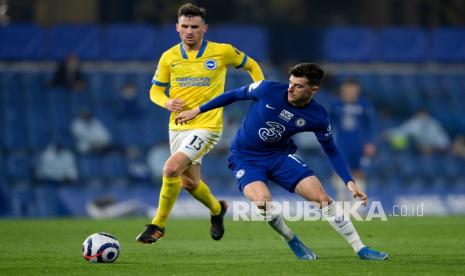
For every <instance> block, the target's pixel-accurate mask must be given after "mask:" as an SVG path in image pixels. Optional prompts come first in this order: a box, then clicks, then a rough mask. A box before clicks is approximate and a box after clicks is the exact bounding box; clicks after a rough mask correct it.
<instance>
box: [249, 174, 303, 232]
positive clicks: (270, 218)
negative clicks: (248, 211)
mask: <svg viewBox="0 0 465 276" xmlns="http://www.w3.org/2000/svg"><path fill="white" fill-rule="evenodd" d="M243 191H244V195H245V196H246V197H247V198H248V199H249V200H250V201H251V202H253V203H254V204H255V206H257V209H258V212H259V215H260V216H261V217H263V219H264V220H266V221H267V222H268V224H269V225H270V226H271V227H272V228H273V229H274V230H275V231H276V232H278V233H279V234H280V235H281V236H282V237H283V238H284V239H285V240H286V241H290V240H292V238H294V232H292V230H291V229H290V228H289V227H288V226H287V225H286V223H285V222H284V219H283V217H282V214H272V213H271V210H272V206H271V204H272V203H271V193H270V190H269V189H268V187H267V185H266V184H265V183H264V182H262V181H254V182H252V183H249V184H247V185H245V187H244V190H243Z"/></svg>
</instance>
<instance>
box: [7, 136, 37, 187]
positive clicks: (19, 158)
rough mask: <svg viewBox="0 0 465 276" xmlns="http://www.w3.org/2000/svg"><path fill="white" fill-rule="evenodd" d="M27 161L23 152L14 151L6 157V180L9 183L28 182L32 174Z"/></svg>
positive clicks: (26, 156) (27, 158) (27, 157)
mask: <svg viewBox="0 0 465 276" xmlns="http://www.w3.org/2000/svg"><path fill="white" fill-rule="evenodd" d="M23 147H24V144H23ZM29 159H30V158H29V156H28V155H27V154H26V152H24V151H14V152H12V153H11V154H10V155H8V156H7V159H6V168H5V169H6V179H7V180H9V181H30V179H31V177H32V173H31V166H30V162H29Z"/></svg>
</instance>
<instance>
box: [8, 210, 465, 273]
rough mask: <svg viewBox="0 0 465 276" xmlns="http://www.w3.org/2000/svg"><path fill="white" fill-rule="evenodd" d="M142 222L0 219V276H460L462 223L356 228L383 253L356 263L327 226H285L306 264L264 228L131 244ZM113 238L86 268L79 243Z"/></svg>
mask: <svg viewBox="0 0 465 276" xmlns="http://www.w3.org/2000/svg"><path fill="white" fill-rule="evenodd" d="M146 222H147V220H146V219H114V220H101V221H97V220H89V219H53V220H52V219H44V220H0V275H44V274H46V275H49V274H57V275H58V274H60V275H84V274H86V275H91V273H92V274H93V275H149V274H152V275H153V274H159V275H186V274H189V275H241V276H242V275H265V274H268V275H299V274H300V275H304V274H307V275H308V274H312V275H379V274H383V275H384V274H388V275H399V274H403V275H413V274H418V275H420V274H421V275H424V274H429V275H438V274H448V275H451V274H455V275H458V274H462V275H463V274H465V218H464V217H416V218H395V219H389V220H388V221H387V222H381V221H379V220H374V221H371V222H357V223H355V224H356V227H357V229H358V231H359V233H360V235H361V237H362V240H363V241H364V242H365V243H366V244H367V245H369V246H372V247H373V248H376V249H379V250H383V251H386V252H388V253H389V254H390V259H389V260H387V261H363V260H360V259H358V257H357V256H356V255H355V254H354V252H353V251H352V249H351V248H350V247H349V246H348V245H347V244H346V242H345V241H344V240H343V239H342V238H341V237H340V236H339V235H338V234H337V233H336V232H335V231H333V230H332V229H331V228H330V226H329V225H328V224H327V223H326V222H322V221H317V222H302V221H300V222H289V225H290V226H291V227H292V228H293V229H294V231H295V232H296V233H298V234H299V236H300V238H301V240H302V241H304V242H305V243H306V244H307V245H308V246H310V247H311V248H312V249H313V250H314V251H315V252H316V253H317V254H318V255H319V257H320V259H319V260H317V261H312V262H305V261H300V260H298V259H296V258H295V257H294V255H293V254H292V252H291V251H290V250H289V249H288V248H287V246H286V245H285V244H284V243H283V242H282V241H281V239H280V238H279V237H278V235H277V234H276V233H274V232H273V230H272V229H271V228H269V227H268V226H267V225H266V223H264V222H233V221H232V220H227V221H226V227H227V229H226V234H225V236H224V238H223V239H222V240H221V241H213V240H211V239H210V236H209V232H208V231H209V230H208V229H209V222H208V220H206V219H171V220H170V221H169V223H168V226H167V233H166V235H165V238H164V239H163V240H161V241H160V242H157V243H156V244H153V245H141V244H137V243H136V242H135V237H136V235H137V234H138V233H139V232H140V231H141V230H142V229H143V227H144V223H146ZM100 231H105V232H109V233H111V234H113V235H115V236H116V237H117V238H118V239H119V241H120V244H121V253H120V256H119V258H118V260H117V261H116V262H115V263H113V264H90V263H87V262H86V261H85V260H84V259H83V258H82V255H81V244H82V242H83V241H84V239H85V238H86V237H87V236H88V235H90V234H92V233H94V232H100Z"/></svg>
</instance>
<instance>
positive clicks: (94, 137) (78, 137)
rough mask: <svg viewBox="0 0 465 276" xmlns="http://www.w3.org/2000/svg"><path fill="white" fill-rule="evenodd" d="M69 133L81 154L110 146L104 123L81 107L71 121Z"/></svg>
mask: <svg viewBox="0 0 465 276" xmlns="http://www.w3.org/2000/svg"><path fill="white" fill-rule="evenodd" d="M71 133H72V134H73V136H74V139H75V141H76V148H77V150H78V152H79V153H81V154H90V153H97V154H98V153H102V152H105V151H107V150H108V149H109V148H110V147H111V135H110V132H109V131H108V129H107V128H106V127H105V125H104V124H103V123H102V122H101V121H100V120H99V119H98V118H95V117H94V116H93V115H92V112H90V110H88V109H86V108H83V109H81V111H80V113H79V117H77V118H75V119H74V120H73V122H72V123H71Z"/></svg>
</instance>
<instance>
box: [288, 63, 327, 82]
mask: <svg viewBox="0 0 465 276" xmlns="http://www.w3.org/2000/svg"><path fill="white" fill-rule="evenodd" d="M289 74H291V75H293V76H294V77H298V78H302V77H305V78H307V80H308V83H309V84H310V85H320V83H321V80H322V79H323V77H324V76H325V71H324V70H323V69H322V68H321V67H320V66H319V65H317V64H315V63H299V64H297V65H294V66H293V67H291V68H290V69H289Z"/></svg>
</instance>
